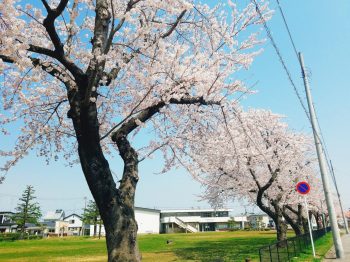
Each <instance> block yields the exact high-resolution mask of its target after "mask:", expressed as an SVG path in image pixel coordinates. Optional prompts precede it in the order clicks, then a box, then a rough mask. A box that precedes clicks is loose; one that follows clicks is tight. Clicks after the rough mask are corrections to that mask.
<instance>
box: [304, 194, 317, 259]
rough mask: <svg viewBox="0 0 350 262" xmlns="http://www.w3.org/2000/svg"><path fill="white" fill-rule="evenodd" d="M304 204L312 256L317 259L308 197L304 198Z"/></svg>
mask: <svg viewBox="0 0 350 262" xmlns="http://www.w3.org/2000/svg"><path fill="white" fill-rule="evenodd" d="M304 203H305V209H306V216H307V223H308V224H309V233H310V240H311V246H312V254H313V255H314V257H316V252H315V245H314V238H313V236H312V227H311V222H310V216H309V206H308V205H307V199H306V195H305V196H304Z"/></svg>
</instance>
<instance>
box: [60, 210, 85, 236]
mask: <svg viewBox="0 0 350 262" xmlns="http://www.w3.org/2000/svg"><path fill="white" fill-rule="evenodd" d="M64 221H65V222H68V234H71V235H80V234H81V229H82V226H83V221H82V220H81V217H80V216H78V215H76V214H72V215H69V216H67V217H65V218H64Z"/></svg>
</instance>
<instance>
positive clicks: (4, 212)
mask: <svg viewBox="0 0 350 262" xmlns="http://www.w3.org/2000/svg"><path fill="white" fill-rule="evenodd" d="M10 214H11V215H14V214H15V213H14V212H11V211H0V215H10Z"/></svg>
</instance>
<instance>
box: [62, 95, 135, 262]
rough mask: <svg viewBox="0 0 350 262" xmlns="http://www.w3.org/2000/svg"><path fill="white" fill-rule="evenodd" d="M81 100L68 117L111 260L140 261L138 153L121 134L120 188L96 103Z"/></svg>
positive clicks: (72, 104) (73, 104) (73, 105)
mask: <svg viewBox="0 0 350 262" xmlns="http://www.w3.org/2000/svg"><path fill="white" fill-rule="evenodd" d="M77 95H79V94H77ZM82 97H83V95H82ZM81 100H82V99H81V98H80V99H78V98H77V97H72V98H70V104H71V110H70V111H69V112H68V116H69V117H70V118H72V120H73V125H74V129H75V132H76V136H77V140H78V152H79V158H80V163H81V167H82V170H83V173H84V175H85V178H86V181H87V183H88V186H89V188H90V191H91V193H92V195H93V197H94V199H95V202H96V204H97V207H98V209H99V211H100V215H101V218H102V220H103V221H104V226H105V231H106V242H107V251H108V261H110V262H112V261H113V262H117V261H118V262H127V261H132V262H134V261H140V253H139V250H138V245H137V241H136V234H137V223H136V220H135V215H134V197H135V189H136V184H137V181H138V169H137V164H138V159H137V153H136V152H135V150H134V149H133V148H132V147H131V146H130V144H129V142H128V141H127V139H126V136H125V135H121V136H118V137H117V139H116V141H115V142H116V143H117V146H118V148H119V152H120V155H121V157H122V158H123V160H124V172H123V178H122V180H121V181H120V186H119V188H117V186H116V184H115V182H114V179H113V176H112V173H111V170H110V168H109V164H108V161H107V160H106V159H105V157H104V155H103V152H102V148H101V145H100V135H99V123H98V120H97V109H96V105H95V103H89V105H88V106H86V107H82V108H81V107H80V105H79V101H81ZM77 101H78V102H77Z"/></svg>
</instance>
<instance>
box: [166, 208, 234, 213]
mask: <svg viewBox="0 0 350 262" xmlns="http://www.w3.org/2000/svg"><path fill="white" fill-rule="evenodd" d="M223 211H227V212H231V211H232V209H229V208H218V209H214V208H206V209H200V208H198V209H194V208H193V209H166V210H161V211H160V213H181V212H187V213H190V212H223Z"/></svg>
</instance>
